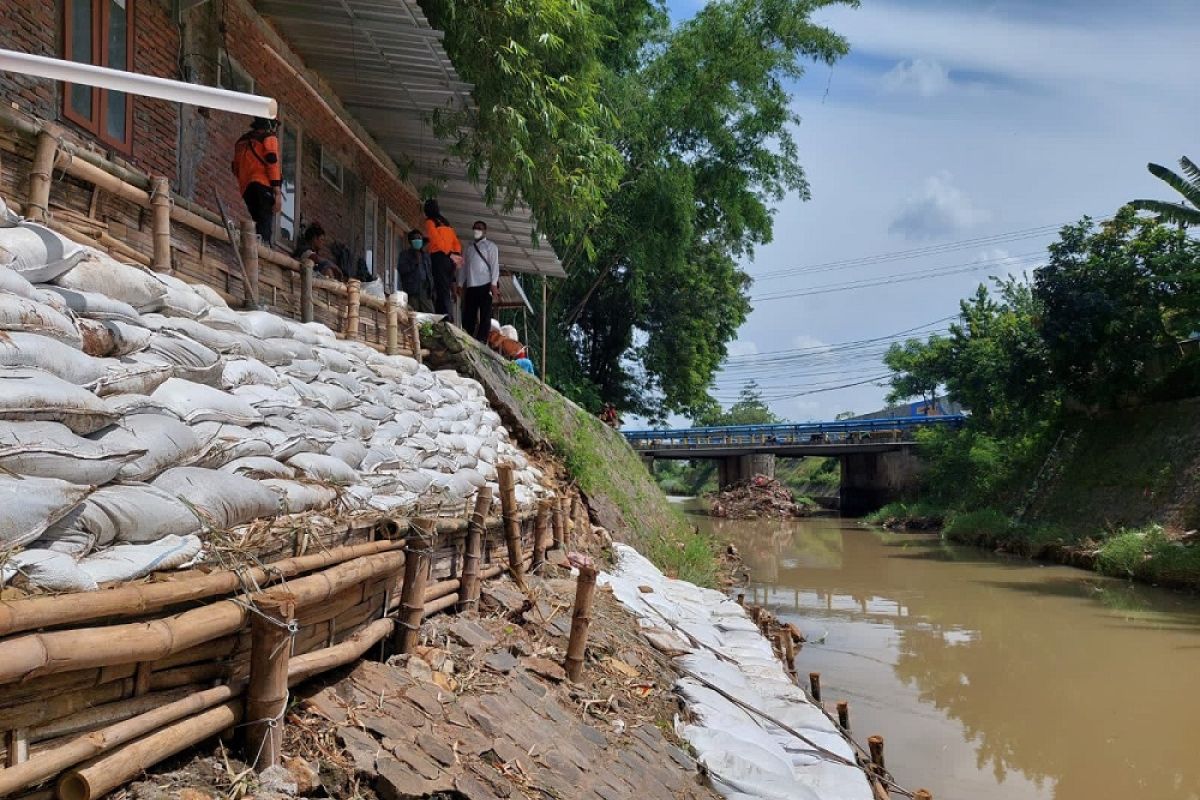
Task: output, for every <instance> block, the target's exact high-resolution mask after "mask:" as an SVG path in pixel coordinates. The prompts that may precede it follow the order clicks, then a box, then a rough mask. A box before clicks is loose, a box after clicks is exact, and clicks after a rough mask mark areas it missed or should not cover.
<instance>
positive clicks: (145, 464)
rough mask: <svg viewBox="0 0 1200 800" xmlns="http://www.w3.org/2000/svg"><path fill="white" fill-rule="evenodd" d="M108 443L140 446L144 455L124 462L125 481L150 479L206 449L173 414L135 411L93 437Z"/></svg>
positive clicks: (192, 458)
mask: <svg viewBox="0 0 1200 800" xmlns="http://www.w3.org/2000/svg"><path fill="white" fill-rule="evenodd" d="M90 438H91V439H92V440H93V441H95V442H99V443H101V444H103V445H105V446H107V447H112V448H127V449H133V450H140V451H143V452H144V455H142V456H139V457H138V458H135V459H134V460H132V461H130V462H129V463H128V464H126V465H124V466H123V467H122V468H121V470H120V472H119V475H120V478H121V480H124V481H148V480H150V479H151V478H153V477H154V476H155V475H158V474H159V473H160V472H162V471H163V470H165V469H168V468H169V467H175V466H180V465H182V464H190V463H191V462H192V461H193V460H195V459H196V458H198V457H199V456H200V454H201V453H203V452H204V447H205V443H204V442H203V441H201V439H200V437H198V436H197V435H196V433H195V431H193V430H192V429H191V428H190V427H188V426H187V425H185V424H184V423H182V422H180V421H179V420H178V419H174V418H172V417H167V416H162V415H159V414H135V415H134V416H131V417H125V418H123V419H122V420H121V422H120V424H119V425H113V426H112V427H110V428H106V429H104V430H102V431H100V432H99V433H95V434H93V435H92V436H91V437H90Z"/></svg>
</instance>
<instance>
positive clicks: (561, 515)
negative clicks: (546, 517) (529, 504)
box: [550, 497, 567, 550]
mask: <svg viewBox="0 0 1200 800" xmlns="http://www.w3.org/2000/svg"><path fill="white" fill-rule="evenodd" d="M552 502H553V505H552V506H551V507H550V511H551V513H552V514H553V517H552V521H553V523H554V547H555V548H556V549H558V550H563V549H565V548H566V546H567V525H566V516H567V510H566V508H565V506H566V504H567V498H565V497H557V498H555V499H554V500H553V501H552Z"/></svg>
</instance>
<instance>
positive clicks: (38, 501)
mask: <svg viewBox="0 0 1200 800" xmlns="http://www.w3.org/2000/svg"><path fill="white" fill-rule="evenodd" d="M91 491H92V487H90V486H79V485H77V484H74V483H68V482H67V481H63V480H58V479H57V478H33V477H14V476H11V475H0V551H3V550H10V549H12V548H14V547H20V546H21V545H25V544H29V543H30V542H32V541H35V540H36V539H37V538H38V537H39V536H41V535H42V533H44V532H45V530H46V529H47V528H49V527H50V526H51V525H53V524H54V523H56V522H58V521H59V520H60V519H62V518H63V517H64V516H66V515H67V514H68V513H69V512H70V511H71V509H73V508H74V507H75V506H77V505H79V504H80V503H81V502H83V499H84V498H85V497H87V496H88V494H89V493H90V492H91Z"/></svg>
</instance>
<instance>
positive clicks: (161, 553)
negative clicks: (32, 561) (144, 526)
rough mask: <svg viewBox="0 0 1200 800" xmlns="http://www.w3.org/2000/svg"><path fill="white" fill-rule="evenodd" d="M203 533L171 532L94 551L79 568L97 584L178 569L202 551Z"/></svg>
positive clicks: (128, 579) (122, 580) (129, 579)
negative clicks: (151, 540) (146, 541)
mask: <svg viewBox="0 0 1200 800" xmlns="http://www.w3.org/2000/svg"><path fill="white" fill-rule="evenodd" d="M202 546H203V545H202V544H201V542H200V537H199V536H167V537H165V538H163V539H160V540H158V541H157V542H154V543H152V544H123V545H117V546H116V547H111V548H109V549H107V550H104V551H102V552H99V553H96V554H95V555H90V556H88V557H87V558H85V559H83V560H82V561H80V562H79V569H80V571H82V572H83V573H85V574H86V575H88V577H90V578H91V579H92V580H94V581H95V582H96V584H97V585H99V584H105V583H115V582H124V581H132V580H137V579H138V578H144V577H145V576H147V575H149V574H150V573H151V572H157V571H159V570H167V569H177V568H179V567H182V566H183V565H185V564H187V563H188V562H190V561H192V560H193V559H194V558H195V557H196V556H198V555H199V554H200V549H201V547H202Z"/></svg>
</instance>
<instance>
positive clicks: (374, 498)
mask: <svg viewBox="0 0 1200 800" xmlns="http://www.w3.org/2000/svg"><path fill="white" fill-rule="evenodd" d="M419 499H420V498H418V497H417V496H416V495H415V494H412V493H411V492H402V493H400V494H373V495H371V499H370V500H369V501H368V502H367V504H368V505H369V506H370V507H371V508H373V509H375V510H376V511H382V512H383V513H385V514H399V513H401V512H406V511H412V510H415V509H416V507H417V501H418V500H419Z"/></svg>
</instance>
